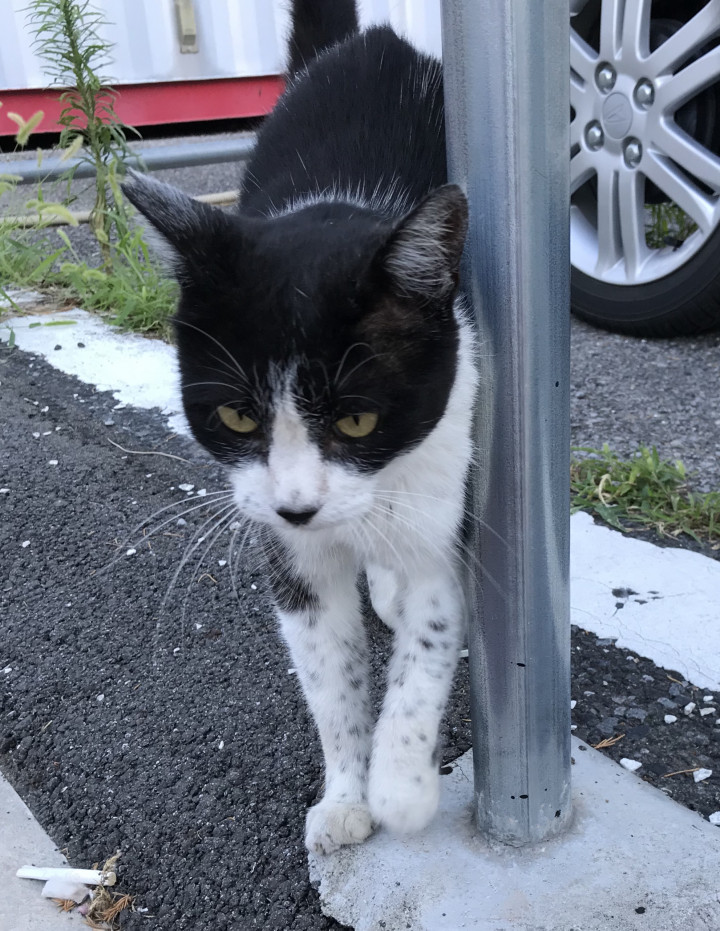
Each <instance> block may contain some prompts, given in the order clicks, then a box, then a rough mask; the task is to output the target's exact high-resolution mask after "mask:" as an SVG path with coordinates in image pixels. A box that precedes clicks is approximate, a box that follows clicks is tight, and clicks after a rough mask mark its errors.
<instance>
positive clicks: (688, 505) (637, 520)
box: [570, 445, 720, 542]
mask: <svg viewBox="0 0 720 931" xmlns="http://www.w3.org/2000/svg"><path fill="white" fill-rule="evenodd" d="M574 452H575V453H576V454H579V457H578V458H575V459H574V460H573V463H572V466H571V470H570V481H571V489H572V509H573V511H578V510H588V511H591V512H594V513H595V514H597V515H598V516H599V517H601V518H602V519H603V520H604V521H606V522H607V523H608V524H610V525H611V526H613V527H616V528H617V529H619V530H628V529H629V525H634V526H637V525H641V526H644V527H652V528H653V529H654V530H655V531H657V532H658V533H659V534H661V535H664V536H678V535H679V534H682V533H685V534H688V536H691V537H692V538H693V539H695V540H698V541H700V540H706V541H711V542H716V541H720V492H710V493H708V494H698V493H696V492H692V491H690V489H689V488H688V484H687V474H686V471H685V466H684V465H683V464H682V462H680V461H676V462H674V463H673V462H668V461H667V460H663V459H661V458H660V456H659V455H658V452H657V449H655V447H652V448H648V447H646V446H641V447H640V449H639V450H638V451H637V452H636V453H635V455H634V456H633V457H632V458H630V459H629V460H624V459H622V458H621V457H620V456H618V455H617V454H616V453H613V452H611V450H610V449H609V447H608V446H607V445H604V446H603V448H602V449H592V448H589V447H576V448H575V450H574Z"/></svg>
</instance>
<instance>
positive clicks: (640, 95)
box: [635, 78, 655, 109]
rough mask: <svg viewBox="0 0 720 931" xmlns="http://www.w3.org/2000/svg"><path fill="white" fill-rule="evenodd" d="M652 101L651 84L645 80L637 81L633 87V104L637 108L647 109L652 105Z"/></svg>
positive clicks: (652, 90)
mask: <svg viewBox="0 0 720 931" xmlns="http://www.w3.org/2000/svg"><path fill="white" fill-rule="evenodd" d="M654 101H655V88H654V87H653V86H652V82H651V81H648V79H647V78H643V79H642V80H640V81H638V82H637V84H636V85H635V103H636V104H637V105H638V106H639V107H643V108H644V109H647V108H648V107H651V106H652V105H653V103H654Z"/></svg>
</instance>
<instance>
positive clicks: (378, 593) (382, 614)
mask: <svg viewBox="0 0 720 931" xmlns="http://www.w3.org/2000/svg"><path fill="white" fill-rule="evenodd" d="M365 574H366V576H367V581H368V589H369V591H370V601H371V602H372V606H373V609H374V610H375V613H376V614H377V616H378V617H379V618H380V620H381V621H382V622H383V623H384V624H386V625H387V626H388V627H389V628H390V630H395V628H396V627H397V625H398V616H397V612H398V607H399V602H398V596H399V594H400V583H399V580H398V577H397V573H396V572H394V571H393V570H392V569H387V568H386V567H385V566H380V565H379V564H378V563H368V564H367V566H366V567H365Z"/></svg>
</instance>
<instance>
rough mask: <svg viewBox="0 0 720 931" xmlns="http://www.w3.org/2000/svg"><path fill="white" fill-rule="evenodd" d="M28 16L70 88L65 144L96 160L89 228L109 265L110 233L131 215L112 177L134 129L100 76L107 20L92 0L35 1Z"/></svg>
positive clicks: (41, 47)
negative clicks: (118, 196)
mask: <svg viewBox="0 0 720 931" xmlns="http://www.w3.org/2000/svg"><path fill="white" fill-rule="evenodd" d="M28 18H29V21H30V23H31V24H32V25H33V27H34V31H35V49H36V50H37V52H38V54H39V55H40V56H41V57H42V58H43V60H44V61H45V63H46V65H47V67H48V72H49V74H50V77H51V78H52V80H53V82H54V83H56V84H58V85H59V86H61V87H67V88H68V89H67V90H65V91H64V92H63V93H62V94H61V97H60V99H61V101H62V103H63V110H62V113H61V115H60V119H59V122H60V124H61V125H62V127H63V129H62V132H61V134H60V146H61V147H67V146H73V147H77V152H78V155H79V158H80V159H81V160H83V159H84V160H86V161H89V162H91V163H92V165H93V167H94V170H95V204H94V206H93V209H92V211H91V214H90V228H91V229H92V231H93V233H94V235H95V237H96V239H97V240H98V243H99V244H100V249H101V252H102V256H103V262H104V264H105V265H106V266H109V265H110V264H111V261H112V258H111V246H110V242H111V235H112V233H113V232H114V231H115V230H116V227H117V224H118V222H121V221H122V218H124V217H125V214H126V211H125V207H124V204H123V203H122V202H117V201H116V200H115V199H114V198H113V197H112V194H111V191H110V177H111V173H112V172H113V171H115V170H116V166H117V164H118V163H122V162H123V161H124V160H125V159H126V158H127V157H128V156H129V155H130V154H131V153H130V150H129V148H128V144H127V137H126V134H127V133H128V132H133V133H134V132H135V130H134V129H132V127H129V126H125V125H124V124H123V123H122V122H121V121H120V120H119V119H118V116H117V114H116V113H115V106H114V104H115V97H116V92H115V91H114V90H113V89H112V88H111V87H110V86H109V85H108V82H107V79H106V78H104V77H102V76H101V74H100V70H101V69H102V68H104V67H105V66H106V65H107V63H108V56H109V52H110V50H111V48H112V46H111V45H109V44H108V43H107V42H105V41H103V40H102V39H101V38H100V36H99V33H98V29H99V27H100V26H102V25H104V23H105V21H104V20H103V18H102V15H101V14H100V13H99V12H98V11H97V10H95V9H93V8H92V7H91V5H90V0H32V3H31V6H30V11H29V17H28Z"/></svg>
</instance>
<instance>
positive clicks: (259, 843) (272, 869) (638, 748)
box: [0, 166, 720, 931]
mask: <svg viewBox="0 0 720 931" xmlns="http://www.w3.org/2000/svg"><path fill="white" fill-rule="evenodd" d="M237 170H238V168H237V166H214V167H212V168H209V169H207V170H203V171H198V170H196V169H193V170H191V171H183V172H164V173H162V174H163V177H165V178H166V179H168V180H171V181H172V182H173V183H178V184H180V185H181V186H183V187H185V189H186V190H189V191H191V192H192V193H198V192H200V191H206V190H208V189H209V190H225V189H227V188H228V187H232V186H234V179H236V178H237ZM66 338H69V337H68V336H67V334H66V333H65V332H63V333H62V336H59V337H58V340H59V341H61V340H62V339H66ZM719 362H720V334H713V335H709V336H705V337H701V338H696V339H692V340H679V339H676V340H666V341H658V342H645V341H641V340H636V339H631V338H627V337H620V336H617V335H614V334H607V333H603V332H601V331H597V330H594V329H591V328H590V327H587V326H585V325H583V324H580V323H578V322H574V323H573V386H572V397H573V410H572V426H573V442H575V443H578V444H581V445H593V446H598V445H601V444H602V443H603V442H608V443H609V444H610V446H611V447H612V448H614V449H616V450H617V451H619V452H622V453H629V452H632V450H633V449H634V448H635V447H636V446H637V445H638V444H639V443H645V444H647V445H652V444H654V445H657V446H658V448H659V450H660V452H661V453H662V454H663V455H665V456H670V457H673V458H675V457H677V458H682V459H683V460H685V462H686V464H688V466H690V467H691V468H693V469H696V470H697V471H698V474H697V476H696V477H695V479H694V481H695V482H696V487H699V488H715V489H717V488H720V456H719V455H718V454H719V453H720V377H718V376H719V375H720V371H719V368H720V365H719ZM0 404H1V405H2V411H3V414H2V419H1V421H0V488H3V489H5V488H7V489H8V491H7V492H5V493H3V494H1V495H0V552H2V554H3V562H2V571H1V572H0V612H1V616H2V632H3V635H2V641H1V642H0V723H1V729H0V768H1V769H2V771H3V773H4V774H5V776H6V777H7V778H8V779H9V780H10V781H11V783H12V784H13V785H14V786H15V788H16V789H17V791H18V792H19V793H20V795H21V796H22V797H23V799H24V800H25V801H26V803H27V804H28V805H29V807H30V808H31V810H32V811H33V812H34V814H35V815H36V817H37V818H38V820H39V821H40V822H41V824H42V825H43V826H44V827H45V829H46V830H47V831H48V833H49V834H50V835H51V837H52V838H53V840H54V841H55V842H56V843H57V844H58V846H59V847H60V848H61V849H62V850H63V851H64V852H65V853H66V856H67V857H68V859H69V861H70V862H71V863H72V864H73V865H76V866H89V865H91V864H92V863H93V862H96V861H100V862H102V861H104V860H105V859H106V858H107V857H108V856H110V855H111V854H113V853H115V851H116V850H121V851H122V855H121V859H120V862H119V865H118V874H119V877H120V885H119V887H118V888H119V889H121V890H122V891H126V892H129V893H131V894H132V895H134V896H135V907H136V911H134V912H128V913H125V915H124V916H123V918H122V920H121V924H122V927H124V928H129V929H139V928H141V927H147V926H150V927H156V928H160V929H173V931H175V929H178V931H182V929H193V931H202V929H206V928H207V929H219V931H222V929H239V928H242V929H245V928H262V929H264V931H290V929H292V931H295V929H320V931H322V929H330V928H339V927H341V926H340V925H338V924H337V923H336V922H335V921H333V920H332V919H328V918H325V917H324V916H322V914H321V909H320V902H319V900H318V896H317V893H316V891H315V889H314V888H313V886H312V885H311V883H310V881H309V878H308V872H307V862H306V857H305V852H304V849H303V839H302V838H303V820H304V813H305V810H306V808H307V806H308V805H309V804H311V803H312V801H313V800H314V799H315V798H316V796H317V795H318V793H319V792H320V789H321V780H322V773H321V763H320V755H319V747H318V744H317V740H316V737H315V734H314V729H313V725H312V722H311V720H310V718H309V715H308V713H307V711H306V709H305V706H304V702H303V700H302V698H301V696H300V692H299V688H298V684H297V681H296V678H295V676H294V675H293V673H292V671H291V665H292V664H291V662H290V660H289V658H288V656H287V654H286V651H285V648H284V646H283V645H282V644H281V641H280V639H279V637H278V635H277V633H276V629H275V622H274V620H273V617H272V612H271V610H270V607H269V599H268V593H267V585H266V581H265V577H264V574H263V571H262V568H261V565H260V564H259V562H258V560H257V554H256V552H255V549H254V545H253V541H252V538H249V539H248V540H247V541H245V545H244V546H243V547H242V549H241V551H240V552H237V547H236V551H235V552H234V553H232V554H231V553H229V543H230V534H229V533H223V532H221V533H220V534H219V536H218V538H217V539H216V540H214V541H213V538H212V526H213V525H212V522H211V523H209V524H207V525H205V521H208V520H211V518H212V515H213V512H214V511H216V510H219V509H220V506H221V505H214V504H213V503H212V492H215V491H217V490H221V489H223V488H224V487H226V484H225V480H224V477H223V474H222V472H221V471H220V470H219V469H218V468H217V467H216V466H215V465H214V464H213V463H212V462H210V461H209V460H208V459H207V458H206V457H204V456H203V455H202V453H201V451H200V450H199V449H197V447H195V446H193V444H192V443H190V442H189V441H187V440H184V439H182V438H179V437H176V436H173V435H172V434H171V433H170V431H169V429H168V427H167V425H166V423H165V421H164V419H163V417H162V416H161V415H160V414H159V413H157V412H152V411H150V412H147V411H139V410H133V409H131V408H125V409H122V410H116V409H115V408H116V406H117V402H116V401H115V400H114V399H113V398H112V396H111V395H110V394H109V393H98V392H96V391H95V390H94V389H93V388H92V387H91V386H87V385H83V384H81V383H80V382H77V381H76V380H74V379H73V378H71V377H68V376H65V375H62V374H60V373H58V372H57V371H55V370H54V369H53V368H52V367H51V366H50V365H49V364H48V363H46V362H44V361H39V360H34V359H33V358H32V357H31V356H29V355H27V354H25V353H22V352H20V351H19V350H17V349H15V350H9V349H8V348H7V345H6V344H3V345H2V346H0ZM34 434H38V435H37V436H35V435H34ZM111 440H112V441H113V442H114V443H117V444H119V445H120V446H122V447H124V448H125V449H126V450H133V451H134V452H132V453H127V452H123V451H122V450H120V449H118V448H117V446H115V445H113V443H111V442H110V441H111ZM158 452H162V453H165V454H170V455H172V456H177V457H180V459H176V458H168V457H167V456H165V455H163V456H160V455H147V453H158ZM180 460H184V461H180ZM185 484H192V485H193V486H194V489H193V497H191V498H188V493H187V491H184V490H182V489H181V488H180V486H181V485H185ZM202 489H207V491H208V495H207V496H204V497H200V498H196V497H194V494H195V493H196V492H197V491H198V490H202ZM199 505H204V506H203V507H199ZM195 507H198V509H197V510H188V509H190V508H195ZM163 508H168V510H166V511H163V510H162V509H163ZM151 515H155V516H154V517H152V516H151ZM144 520H148V528H149V529H148V530H146V531H143V530H137V529H134V528H137V527H138V525H139V524H140V523H141V522H143V521H144ZM166 520H167V521H168V523H166V524H164V525H163V522H164V521H166ZM179 521H185V523H184V524H183V523H178V522H179ZM152 529H155V530H156V532H155V533H154V534H152V535H150V533H149V530H152ZM201 537H203V538H204V542H198V541H199V539H200V538H201ZM132 550H134V552H131V551H132ZM706 552H707V555H710V556H712V557H713V558H717V557H718V555H719V554H718V552H717V551H712V550H710V549H709V548H707V549H706ZM185 556H187V557H188V559H187V561H186V563H185V565H184V566H183V567H182V568H180V567H181V563H182V562H183V559H184V557H185ZM223 560H225V561H226V562H225V564H224V565H221V564H220V563H221V561H223ZM178 570H180V571H179V572H178ZM176 573H177V576H176ZM679 612H680V613H679V615H678V622H679V623H681V622H682V614H681V609H679ZM369 625H370V630H371V640H372V644H373V650H374V665H375V668H376V671H377V676H376V679H377V680H378V681H379V680H380V677H381V669H382V667H383V665H384V661H385V659H386V657H387V653H388V649H389V638H388V635H387V632H386V631H385V630H384V629H383V628H382V627H381V625H380V624H379V623H378V622H377V621H375V620H374V619H373V618H371V617H370V618H369ZM573 660H574V662H573V695H574V696H576V697H581V700H579V701H578V705H577V706H576V709H575V712H574V718H573V720H574V722H575V724H576V725H577V730H576V731H575V733H576V735H577V736H579V737H582V738H583V739H585V740H587V741H588V742H589V743H593V744H594V743H596V742H598V741H599V740H601V739H603V738H605V737H608V736H613V735H615V734H617V733H618V732H620V730H621V728H622V732H624V733H625V734H626V736H625V738H624V739H623V741H621V742H620V743H618V744H617V745H614V746H612V747H610V748H609V749H608V750H607V751H606V752H607V753H608V754H609V755H611V756H614V757H615V758H616V759H619V758H620V757H621V756H625V757H636V756H637V755H638V754H641V753H642V754H643V760H645V762H644V769H645V772H646V775H645V778H646V779H647V780H648V781H650V782H652V783H653V784H655V785H658V786H661V787H662V788H664V790H665V791H667V792H668V794H670V795H671V796H672V797H674V798H677V799H678V800H679V801H681V802H682V803H683V804H686V805H688V806H690V807H693V808H695V809H696V810H698V811H700V812H701V813H702V814H705V815H707V814H709V813H711V812H713V811H717V810H720V779H718V778H717V774H718V773H720V737H719V735H720V730H719V729H718V728H717V727H715V726H714V721H712V720H710V719H709V718H699V717H697V716H695V717H693V718H690V717H688V718H684V717H683V719H682V720H681V725H682V726H681V727H675V728H672V729H670V728H668V727H667V726H665V725H664V721H663V718H664V715H665V714H667V711H668V707H669V706H668V705H667V702H671V703H673V704H674V705H675V706H676V707H677V708H682V707H683V705H684V704H685V703H687V702H688V701H691V700H694V701H697V700H698V698H699V700H700V701H702V697H699V696H700V693H699V692H698V690H694V689H693V687H692V684H690V683H686V682H684V681H683V680H682V677H681V676H679V675H678V674H677V673H674V672H673V671H672V670H659V669H657V667H654V666H653V665H652V664H651V663H650V662H649V661H647V660H643V659H642V658H640V657H637V656H634V655H631V656H630V657H628V654H627V651H623V650H618V649H617V648H616V647H615V646H614V645H613V644H612V642H604V641H598V640H597V638H596V637H594V636H593V635H592V634H589V633H586V632H583V631H580V630H576V631H574V634H573ZM464 662H465V661H461V668H460V670H459V672H458V675H457V678H456V684H455V688H454V690H453V695H452V699H451V702H450V705H449V708H448V712H447V714H446V720H445V725H444V734H445V757H444V759H445V762H447V761H449V760H452V759H455V758H456V757H458V756H459V755H460V754H461V753H462V752H464V751H465V750H466V749H467V748H468V747H469V745H470V732H469V700H468V688H467V673H466V669H465V668H464ZM674 680H678V681H674ZM658 699H664V702H659V701H658ZM693 766H703V767H706V768H708V769H713V770H714V772H715V774H716V775H715V777H714V778H713V779H710V780H707V781H705V782H703V783H700V784H695V783H694V782H693V780H692V778H691V777H681V778H674V779H667V778H665V774H666V773H669V772H672V771H675V770H684V769H689V768H691V767H693ZM151 919H152V920H151Z"/></svg>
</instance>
